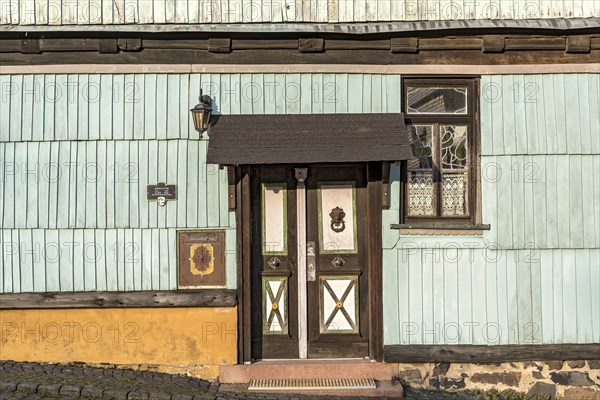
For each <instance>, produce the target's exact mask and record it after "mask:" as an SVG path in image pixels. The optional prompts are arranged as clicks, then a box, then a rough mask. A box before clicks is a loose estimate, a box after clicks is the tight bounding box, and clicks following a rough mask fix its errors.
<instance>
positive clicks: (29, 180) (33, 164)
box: [16, 142, 43, 228]
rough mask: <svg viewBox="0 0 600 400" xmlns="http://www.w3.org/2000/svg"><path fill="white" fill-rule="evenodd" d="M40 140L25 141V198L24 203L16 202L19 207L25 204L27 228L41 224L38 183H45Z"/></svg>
mask: <svg viewBox="0 0 600 400" xmlns="http://www.w3.org/2000/svg"><path fill="white" fill-rule="evenodd" d="M39 145H40V143H39V142H30V143H25V147H24V148H23V151H25V152H26V153H25V154H24V156H25V157H24V158H25V160H26V162H25V164H23V166H22V168H25V170H24V171H23V173H24V175H25V180H26V182H23V183H25V185H24V186H25V188H24V189H25V199H26V201H25V202H23V203H16V204H17V207H21V206H22V205H25V212H26V215H27V217H26V220H25V221H24V222H25V224H26V227H27V228H36V227H38V226H39V209H38V204H39V203H40V199H39V197H38V196H39V193H38V185H40V184H43V182H42V181H43V180H42V179H41V176H40V175H41V171H40V163H39V161H40V160H39Z"/></svg>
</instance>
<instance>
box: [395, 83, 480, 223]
mask: <svg viewBox="0 0 600 400" xmlns="http://www.w3.org/2000/svg"><path fill="white" fill-rule="evenodd" d="M439 81H440V80H435V79H427V80H423V79H414V80H411V79H406V80H405V84H404V104H405V107H404V111H405V115H406V117H407V127H408V135H409V140H410V143H411V146H412V150H413V155H414V156H415V158H414V159H412V160H408V161H407V162H406V169H405V173H404V182H405V190H406V191H405V197H404V198H405V205H404V216H405V219H409V220H410V219H415V220H416V219H432V218H434V219H440V220H446V221H452V220H456V219H470V218H471V216H472V215H473V211H474V210H473V207H474V200H473V198H474V189H475V188H474V187H473V182H474V175H473V174H474V172H473V170H472V169H473V165H474V163H473V159H474V151H475V140H474V133H473V115H472V114H473V109H474V108H475V107H474V106H475V105H474V104H472V103H473V101H472V100H471V99H473V98H474V96H473V95H472V92H473V90H474V86H473V81H472V80H471V81H469V80H465V79H460V80H455V82H456V84H452V80H444V82H441V83H440V82H439Z"/></svg>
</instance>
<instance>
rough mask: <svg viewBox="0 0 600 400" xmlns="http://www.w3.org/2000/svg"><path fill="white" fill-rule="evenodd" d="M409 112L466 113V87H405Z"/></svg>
mask: <svg viewBox="0 0 600 400" xmlns="http://www.w3.org/2000/svg"><path fill="white" fill-rule="evenodd" d="M406 97H407V98H406V104H407V111H408V112H409V113H411V114H467V111H468V110H467V88H466V87H450V86H435V87H411V86H408V87H407V89H406Z"/></svg>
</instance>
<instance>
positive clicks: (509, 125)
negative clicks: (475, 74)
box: [494, 75, 522, 154]
mask: <svg viewBox="0 0 600 400" xmlns="http://www.w3.org/2000/svg"><path fill="white" fill-rule="evenodd" d="M515 79H518V77H516V76H513V75H503V76H502V78H501V80H502V101H501V104H502V112H501V113H500V114H499V115H502V134H503V136H504V146H503V147H500V148H498V147H496V148H494V151H495V154H517V150H518V149H517V143H516V135H517V132H519V131H521V129H520V128H522V127H519V126H518V125H516V122H515V113H516V112H517V110H518V107H517V106H516V105H515V99H517V98H518V97H517V96H519V94H520V90H519V89H520V88H519V87H518V86H519V84H518V82H515Z"/></svg>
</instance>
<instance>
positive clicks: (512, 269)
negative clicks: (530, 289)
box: [504, 250, 523, 344]
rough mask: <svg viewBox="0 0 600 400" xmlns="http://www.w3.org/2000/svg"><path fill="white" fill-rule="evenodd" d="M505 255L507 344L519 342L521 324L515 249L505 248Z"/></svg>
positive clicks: (518, 277)
mask: <svg viewBox="0 0 600 400" xmlns="http://www.w3.org/2000/svg"><path fill="white" fill-rule="evenodd" d="M504 254H505V257H506V301H507V315H508V329H509V332H508V335H509V337H508V342H509V344H519V343H521V341H522V339H523V337H522V326H521V324H520V322H521V321H519V316H520V314H519V289H518V285H519V280H520V279H521V276H520V274H519V267H517V265H516V262H515V257H518V254H517V253H516V251H515V250H505V251H504Z"/></svg>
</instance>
